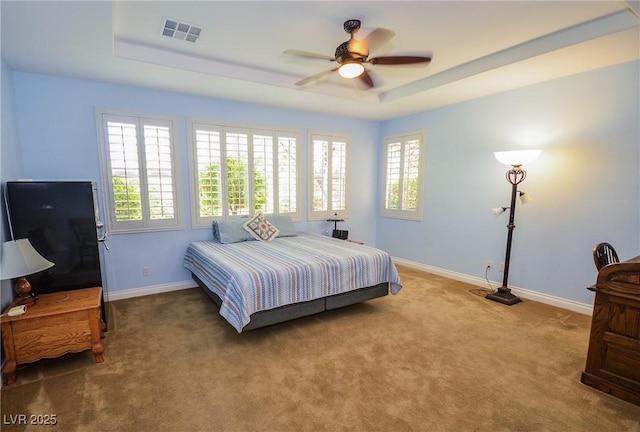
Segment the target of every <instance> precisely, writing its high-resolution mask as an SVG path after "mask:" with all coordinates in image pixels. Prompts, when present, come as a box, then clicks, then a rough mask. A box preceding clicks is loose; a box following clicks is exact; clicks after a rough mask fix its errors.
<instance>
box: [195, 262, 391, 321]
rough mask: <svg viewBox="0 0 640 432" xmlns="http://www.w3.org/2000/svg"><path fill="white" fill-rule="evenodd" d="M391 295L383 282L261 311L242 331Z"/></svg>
mask: <svg viewBox="0 0 640 432" xmlns="http://www.w3.org/2000/svg"><path fill="white" fill-rule="evenodd" d="M191 277H192V278H193V280H194V281H196V283H197V284H198V285H199V286H200V287H201V288H202V289H203V290H204V292H205V293H207V294H208V295H209V297H211V299H212V300H213V302H214V303H215V304H216V306H217V307H218V309H220V307H221V306H222V300H221V299H220V297H219V296H218V295H217V294H216V293H214V292H212V291H211V290H209V289H208V288H207V287H206V286H205V284H204V283H203V282H202V281H201V280H200V278H198V277H197V276H196V275H194V274H191ZM387 294H389V283H388V282H383V283H380V284H378V285H374V286H371V287H366V288H359V289H357V290H353V291H348V292H345V293H341V294H335V295H332V296H329V297H324V298H319V299H316V300H310V301H306V302H302V303H295V304H290V305H285V306H280V307H277V308H275V309H270V310H266V311H259V312H256V313H254V314H253V315H251V320H250V321H249V323H248V324H247V325H246V326H244V327H243V329H242V331H243V332H244V331H249V330H255V329H258V328H261V327H266V326H270V325H273V324H278V323H281V322H285V321H290V320H293V319H297V318H302V317H305V316H309V315H315V314H317V313H320V312H324V311H327V310H332V309H339V308H341V307H345V306H349V305H352V304H356V303H362V302H363V301H367V300H371V299H374V298H378V297H384V296H386V295H387Z"/></svg>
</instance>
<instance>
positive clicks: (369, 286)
mask: <svg viewBox="0 0 640 432" xmlns="http://www.w3.org/2000/svg"><path fill="white" fill-rule="evenodd" d="M214 232H215V228H214ZM214 237H215V235H214ZM184 266H185V267H186V268H187V269H188V270H189V271H190V272H191V274H192V277H193V279H194V280H195V281H196V282H197V283H198V285H199V286H200V287H202V289H203V290H204V291H205V292H206V293H207V294H208V295H209V296H210V297H211V299H212V300H213V301H214V302H215V303H216V305H217V306H218V307H219V313H220V315H221V316H222V317H224V318H225V319H226V320H227V321H228V322H229V324H231V325H232V326H233V327H234V328H235V329H236V331H237V332H238V333H242V332H243V331H248V330H253V329H257V328H260V327H264V326H268V325H272V324H276V323H279V322H283V321H288V320H291V319H295V318H300V317H303V316H307V315H312V314H315V313H319V312H322V311H325V310H330V309H336V308H340V307H344V306H348V305H351V304H354V303H359V302H362V301H366V300H370V299H373V298H377V297H382V296H385V295H387V294H388V293H389V292H391V293H392V294H397V293H398V292H399V291H400V289H401V288H402V284H401V281H400V277H399V275H398V271H397V269H396V267H395V265H394V263H393V261H392V260H391V257H390V256H389V254H387V253H386V252H384V251H382V250H380V249H376V248H373V247H369V246H366V245H360V244H355V243H351V242H348V241H345V240H339V239H335V238H331V237H327V236H322V235H317V234H309V233H295V231H294V234H289V235H286V236H285V235H281V236H277V237H274V238H273V239H271V240H270V241H259V240H255V239H251V238H248V239H245V240H241V241H235V242H227V243H221V242H220V241H219V240H202V241H195V242H192V243H191V244H190V245H189V246H188V248H187V251H186V253H185V258H184Z"/></svg>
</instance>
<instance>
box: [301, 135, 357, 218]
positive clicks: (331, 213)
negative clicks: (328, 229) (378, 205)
mask: <svg viewBox="0 0 640 432" xmlns="http://www.w3.org/2000/svg"><path fill="white" fill-rule="evenodd" d="M314 139H324V140H327V141H329V142H332V141H339V142H344V143H346V168H345V179H344V182H345V191H344V193H345V208H344V209H338V210H335V209H332V208H329V209H328V210H323V211H316V210H314V209H313V180H314V179H313V141H314ZM308 142H309V145H308V153H309V157H308V159H309V161H308V168H307V169H308V176H307V177H308V178H307V182H308V184H309V190H308V196H309V198H308V212H309V214H308V219H309V220H310V221H320V220H327V219H330V218H333V217H335V214H336V213H337V214H338V217H340V218H341V219H343V218H348V217H349V201H350V199H349V197H350V192H349V189H350V188H349V183H350V181H349V180H350V172H351V136H349V135H343V134H337V133H332V132H322V131H309V137H308ZM329 205H331V200H329Z"/></svg>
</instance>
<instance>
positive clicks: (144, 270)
mask: <svg viewBox="0 0 640 432" xmlns="http://www.w3.org/2000/svg"><path fill="white" fill-rule="evenodd" d="M150 273H151V271H150V270H149V267H142V276H149V274H150Z"/></svg>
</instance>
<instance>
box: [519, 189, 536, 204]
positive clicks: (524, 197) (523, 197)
mask: <svg viewBox="0 0 640 432" xmlns="http://www.w3.org/2000/svg"><path fill="white" fill-rule="evenodd" d="M518 193H519V194H520V203H522V204H529V203H530V202H531V201H533V198H531V196H529V195H528V194H526V193H524V192H520V191H518Z"/></svg>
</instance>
